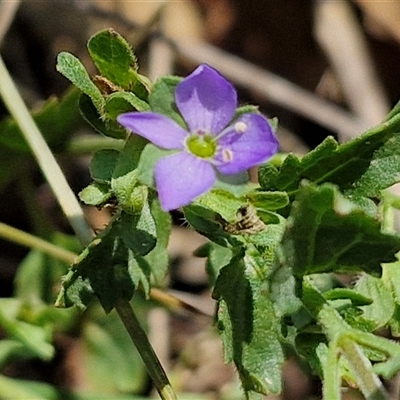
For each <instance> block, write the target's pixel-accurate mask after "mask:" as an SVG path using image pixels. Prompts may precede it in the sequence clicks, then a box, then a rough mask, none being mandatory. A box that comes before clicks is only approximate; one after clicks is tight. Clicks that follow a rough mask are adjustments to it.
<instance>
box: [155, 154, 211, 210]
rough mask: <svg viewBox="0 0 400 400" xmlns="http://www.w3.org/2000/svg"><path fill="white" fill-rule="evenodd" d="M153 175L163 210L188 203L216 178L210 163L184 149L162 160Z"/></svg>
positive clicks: (209, 186)
mask: <svg viewBox="0 0 400 400" xmlns="http://www.w3.org/2000/svg"><path fill="white" fill-rule="evenodd" d="M154 175H155V180H156V186H157V190H158V196H159V198H160V202H161V207H162V209H163V210H164V211H170V210H175V209H176V208H179V207H182V206H186V205H187V204H189V203H190V202H191V201H192V200H193V199H194V198H196V197H197V196H200V195H201V194H203V193H205V192H207V191H208V190H210V189H211V188H212V187H213V185H214V182H215V172H214V169H213V167H212V166H211V164H210V163H208V162H207V161H204V160H202V159H201V158H197V157H193V156H192V155H191V154H189V153H185V152H182V153H178V154H173V155H171V156H167V157H164V158H162V159H161V160H159V161H158V162H157V164H156V167H155V172H154Z"/></svg>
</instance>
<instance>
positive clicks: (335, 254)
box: [283, 183, 400, 276]
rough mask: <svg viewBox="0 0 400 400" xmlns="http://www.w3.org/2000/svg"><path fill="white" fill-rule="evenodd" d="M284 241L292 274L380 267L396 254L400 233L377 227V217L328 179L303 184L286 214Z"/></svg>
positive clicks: (376, 270) (373, 271) (377, 270)
mask: <svg viewBox="0 0 400 400" xmlns="http://www.w3.org/2000/svg"><path fill="white" fill-rule="evenodd" d="M288 226H289V229H288V230H287V233H286V235H285V238H284V241H283V245H284V249H285V255H286V257H287V263H288V265H290V266H291V267H292V268H293V271H294V274H295V275H296V276H302V275H304V274H312V273H323V272H342V273H352V272H355V271H360V270H364V271H366V272H368V273H370V274H378V275H379V274H380V273H381V263H383V262H390V261H394V260H395V253H396V252H397V251H399V250H400V237H399V236H398V235H389V234H385V233H383V232H381V227H380V224H379V222H378V221H377V220H376V219H375V218H373V217H371V216H370V215H367V214H366V213H365V211H364V210H363V209H361V208H360V207H358V206H357V205H356V204H354V203H352V202H351V201H350V200H348V199H346V198H344V197H343V196H342V195H341V194H340V193H339V191H338V190H337V188H336V187H335V186H333V185H331V184H327V183H326V184H323V185H321V186H319V187H316V186H314V185H312V184H304V185H303V186H302V187H301V188H300V189H299V191H298V194H297V196H296V201H295V203H294V204H293V207H292V211H291V214H290V217H289V220H288Z"/></svg>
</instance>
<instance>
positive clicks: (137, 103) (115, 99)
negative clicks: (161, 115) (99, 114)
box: [104, 92, 150, 120]
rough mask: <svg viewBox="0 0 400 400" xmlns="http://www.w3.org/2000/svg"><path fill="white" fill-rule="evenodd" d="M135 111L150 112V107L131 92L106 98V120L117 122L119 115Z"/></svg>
mask: <svg viewBox="0 0 400 400" xmlns="http://www.w3.org/2000/svg"><path fill="white" fill-rule="evenodd" d="M135 110H136V111H149V110H150V106H149V105H148V104H147V103H146V102H145V101H143V100H141V99H139V97H137V96H136V95H135V94H134V93H131V92H115V93H111V94H110V95H109V96H108V97H107V98H106V104H105V106H104V113H105V116H106V118H109V119H114V120H115V119H116V118H117V117H118V115H120V114H122V113H125V112H129V111H135Z"/></svg>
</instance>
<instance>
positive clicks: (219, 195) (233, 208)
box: [194, 189, 246, 223]
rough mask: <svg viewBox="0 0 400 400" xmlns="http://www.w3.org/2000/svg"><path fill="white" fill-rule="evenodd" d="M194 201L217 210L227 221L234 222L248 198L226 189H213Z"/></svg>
mask: <svg viewBox="0 0 400 400" xmlns="http://www.w3.org/2000/svg"><path fill="white" fill-rule="evenodd" d="M194 203H198V204H200V205H201V206H203V207H206V208H208V209H210V210H212V211H215V212H216V213H218V214H219V215H221V217H222V218H223V219H224V220H225V221H227V222H231V223H234V222H236V221H237V219H238V216H237V213H238V210H239V208H240V207H242V206H244V205H245V204H246V200H245V199H243V198H237V197H235V196H234V195H232V194H231V193H229V192H227V191H225V190H221V189H213V190H210V191H209V192H207V193H205V194H203V195H202V196H200V197H199V198H197V199H196V200H195V202H194Z"/></svg>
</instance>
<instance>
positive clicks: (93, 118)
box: [79, 94, 128, 139]
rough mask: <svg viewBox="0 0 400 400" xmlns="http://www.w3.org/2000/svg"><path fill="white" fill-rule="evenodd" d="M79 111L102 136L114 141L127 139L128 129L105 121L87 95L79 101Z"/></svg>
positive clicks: (113, 122) (114, 122)
mask: <svg viewBox="0 0 400 400" xmlns="http://www.w3.org/2000/svg"><path fill="white" fill-rule="evenodd" d="M79 109H80V110H81V113H82V116H83V118H84V119H85V120H86V122H87V123H88V124H90V125H91V126H92V128H93V129H95V130H96V131H97V132H99V133H101V134H102V135H104V136H108V137H111V138H114V139H126V137H127V136H128V133H127V131H126V129H125V128H123V127H122V126H121V125H119V124H118V123H117V122H116V121H112V120H111V121H110V120H107V121H104V120H103V119H102V117H101V115H100V113H99V112H98V111H97V110H96V107H94V105H93V103H92V101H91V100H90V98H89V97H88V96H86V95H85V94H82V95H81V97H80V99H79Z"/></svg>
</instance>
